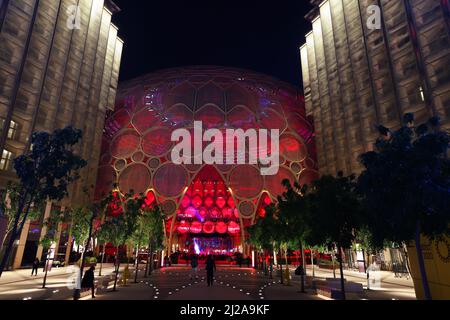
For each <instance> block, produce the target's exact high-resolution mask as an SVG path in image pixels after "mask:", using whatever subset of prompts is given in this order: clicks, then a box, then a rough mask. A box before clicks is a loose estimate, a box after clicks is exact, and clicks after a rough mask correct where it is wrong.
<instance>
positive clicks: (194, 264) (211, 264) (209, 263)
mask: <svg viewBox="0 0 450 320" xmlns="http://www.w3.org/2000/svg"><path fill="white" fill-rule="evenodd" d="M191 268H192V272H191V280H193V279H195V278H198V276H197V270H198V256H197V255H196V254H193V255H192V256H191ZM205 270H206V282H207V284H208V287H211V286H212V285H213V282H214V271H216V270H217V268H216V262H215V261H214V258H213V256H212V255H208V257H207V258H206V263H205Z"/></svg>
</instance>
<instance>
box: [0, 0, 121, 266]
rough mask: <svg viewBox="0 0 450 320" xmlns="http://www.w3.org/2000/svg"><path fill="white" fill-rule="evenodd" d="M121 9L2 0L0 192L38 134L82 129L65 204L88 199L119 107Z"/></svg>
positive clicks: (93, 0)
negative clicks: (76, 173) (109, 118)
mask: <svg viewBox="0 0 450 320" xmlns="http://www.w3.org/2000/svg"><path fill="white" fill-rule="evenodd" d="M77 7H78V8H79V21H80V23H79V26H77V25H76V24H75V25H74V24H72V22H76V19H75V20H74V18H75V13H76V10H74V8H77ZM118 10H119V9H118V8H117V7H116V6H115V5H114V4H113V3H112V2H111V1H110V0H106V1H105V0H3V1H0V129H1V131H0V156H2V159H1V160H0V188H4V187H5V186H6V184H7V182H8V181H11V180H15V179H16V177H15V174H14V171H13V162H12V160H13V159H14V157H17V156H19V155H21V154H23V153H24V152H26V151H27V150H29V148H30V142H31V135H32V133H33V132H36V131H47V132H52V131H53V130H55V129H58V128H64V127H66V126H68V125H72V126H73V127H75V128H77V129H82V130H83V139H82V141H81V143H79V144H78V145H77V146H76V152H77V153H78V154H79V155H80V156H82V157H83V158H84V159H85V160H87V161H88V166H87V167H86V168H85V169H84V170H83V171H82V172H81V178H80V180H79V181H77V182H76V183H75V184H74V185H73V186H71V190H70V191H71V192H70V199H67V200H66V201H65V202H67V203H66V204H67V205H71V206H77V205H80V204H83V203H85V202H86V201H87V196H86V195H85V194H84V193H83V191H82V190H83V188H84V187H89V186H91V185H95V179H96V176H97V175H96V170H97V167H98V160H99V154H100V149H101V136H102V131H103V126H104V120H105V115H106V111H107V110H113V109H114V100H115V94H116V90H117V83H118V74H119V68H120V61H121V54H122V49H123V43H122V41H121V40H120V39H119V37H118V34H117V28H116V27H115V26H114V25H113V24H112V23H111V17H112V14H113V13H115V12H117V11H118ZM7 156H8V157H7ZM93 172H94V173H93ZM92 191H93V189H92ZM16 260H17V259H16Z"/></svg>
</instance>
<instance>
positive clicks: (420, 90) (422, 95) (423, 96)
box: [419, 86, 425, 101]
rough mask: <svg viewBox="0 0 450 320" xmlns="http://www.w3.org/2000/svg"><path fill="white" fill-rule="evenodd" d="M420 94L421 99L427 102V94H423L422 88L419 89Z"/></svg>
mask: <svg viewBox="0 0 450 320" xmlns="http://www.w3.org/2000/svg"><path fill="white" fill-rule="evenodd" d="M419 94H420V99H422V101H425V94H424V92H423V87H422V86H420V87H419Z"/></svg>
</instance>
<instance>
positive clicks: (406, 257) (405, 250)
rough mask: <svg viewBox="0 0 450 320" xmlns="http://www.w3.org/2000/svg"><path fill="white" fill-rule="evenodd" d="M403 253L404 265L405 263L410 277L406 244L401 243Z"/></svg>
mask: <svg viewBox="0 0 450 320" xmlns="http://www.w3.org/2000/svg"><path fill="white" fill-rule="evenodd" d="M402 249H403V252H404V254H405V263H406V268H408V273H409V274H410V275H411V266H410V265H409V258H408V249H407V248H406V244H405V243H403V248H402Z"/></svg>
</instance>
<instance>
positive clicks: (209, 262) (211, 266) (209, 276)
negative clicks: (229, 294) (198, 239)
mask: <svg viewBox="0 0 450 320" xmlns="http://www.w3.org/2000/svg"><path fill="white" fill-rule="evenodd" d="M214 271H216V262H215V261H214V258H213V257H212V255H208V258H207V259H206V281H207V283H208V287H210V286H212V285H213V282H214Z"/></svg>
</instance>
